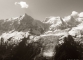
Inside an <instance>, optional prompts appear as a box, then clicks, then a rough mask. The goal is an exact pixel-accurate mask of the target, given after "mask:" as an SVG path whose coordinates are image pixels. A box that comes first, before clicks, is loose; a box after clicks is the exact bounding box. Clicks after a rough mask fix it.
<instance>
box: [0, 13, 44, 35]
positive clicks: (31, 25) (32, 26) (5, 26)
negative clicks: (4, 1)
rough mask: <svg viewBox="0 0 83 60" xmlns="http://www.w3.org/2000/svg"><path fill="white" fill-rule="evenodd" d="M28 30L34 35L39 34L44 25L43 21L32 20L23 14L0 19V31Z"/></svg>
mask: <svg viewBox="0 0 83 60" xmlns="http://www.w3.org/2000/svg"><path fill="white" fill-rule="evenodd" d="M11 30H13V31H19V32H20V31H24V32H26V31H28V30H32V31H31V33H33V34H35V35H40V34H41V33H43V30H44V26H43V23H42V22H40V21H38V20H34V19H33V18H32V17H31V16H29V15H27V14H24V15H23V16H20V17H17V18H11V19H6V20H0V33H1V34H2V33H3V32H9V31H11Z"/></svg>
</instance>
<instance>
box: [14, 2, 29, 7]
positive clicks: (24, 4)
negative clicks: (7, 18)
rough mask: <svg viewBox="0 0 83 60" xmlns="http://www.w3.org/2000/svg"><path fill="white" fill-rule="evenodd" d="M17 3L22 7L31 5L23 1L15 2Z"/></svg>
mask: <svg viewBox="0 0 83 60" xmlns="http://www.w3.org/2000/svg"><path fill="white" fill-rule="evenodd" d="M15 5H20V6H21V8H28V7H29V5H28V4H27V3H26V2H23V1H21V2H15Z"/></svg>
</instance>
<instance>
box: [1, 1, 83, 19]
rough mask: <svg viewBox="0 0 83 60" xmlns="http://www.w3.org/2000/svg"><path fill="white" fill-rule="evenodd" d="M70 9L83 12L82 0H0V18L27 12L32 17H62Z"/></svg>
mask: <svg viewBox="0 0 83 60" xmlns="http://www.w3.org/2000/svg"><path fill="white" fill-rule="evenodd" d="M21 3H22V4H24V5H21ZM72 11H77V12H79V13H80V12H83V0H0V19H7V18H11V17H19V16H20V15H23V14H25V13H27V14H28V15H30V16H32V17H33V18H34V19H38V20H44V19H45V18H46V17H50V16H61V17H64V16H67V15H70V14H71V13H72Z"/></svg>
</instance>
